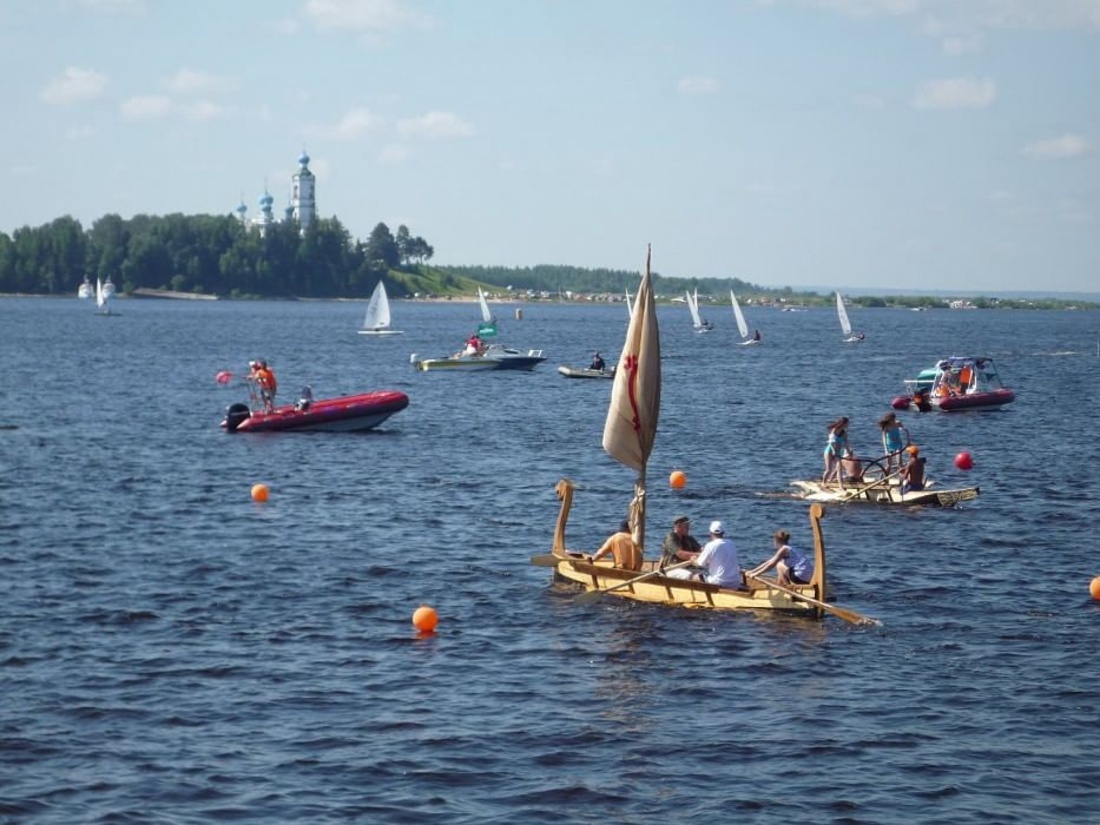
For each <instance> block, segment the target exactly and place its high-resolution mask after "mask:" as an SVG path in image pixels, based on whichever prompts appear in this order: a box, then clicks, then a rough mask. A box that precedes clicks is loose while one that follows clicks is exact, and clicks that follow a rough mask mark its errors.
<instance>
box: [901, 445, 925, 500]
mask: <svg viewBox="0 0 1100 825" xmlns="http://www.w3.org/2000/svg"><path fill="white" fill-rule="evenodd" d="M905 452H907V453H909V463H907V464H905V465H904V466H903V467H902V468H901V469H900V470H898V475H899V476H900V477H901V492H902V493H903V494H904V493H909V492H913V491H916V490H923V489H924V462H925V459H924V457H923V456H921V454H920V447H918V446H917V445H916V444H910V445H909V446H908V447H906V448H905Z"/></svg>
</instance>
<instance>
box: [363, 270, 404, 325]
mask: <svg viewBox="0 0 1100 825" xmlns="http://www.w3.org/2000/svg"><path fill="white" fill-rule="evenodd" d="M392 323H393V320H392V318H391V316H390V298H389V296H388V295H387V294H386V285H385V284H383V283H382V282H381V281H379V282H378V285H377V286H375V288H374V292H372V293H371V296H370V303H368V304H367V314H366V315H365V316H363V326H362V327H360V329H359V334H360V335H400V334H401V330H399V329H393V328H392V327H391V326H390V325H391V324H392Z"/></svg>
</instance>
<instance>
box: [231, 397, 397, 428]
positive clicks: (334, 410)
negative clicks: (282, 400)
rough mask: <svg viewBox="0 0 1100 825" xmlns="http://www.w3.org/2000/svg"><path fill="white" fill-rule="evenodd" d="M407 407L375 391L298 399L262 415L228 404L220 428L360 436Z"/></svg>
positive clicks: (244, 405)
mask: <svg viewBox="0 0 1100 825" xmlns="http://www.w3.org/2000/svg"><path fill="white" fill-rule="evenodd" d="M407 406H409V397H408V396H407V395H405V393H403V392H398V391H397V390H376V391H374V392H364V393H359V394H357V395H344V396H341V397H339V398H327V399H322V400H319V401H313V400H311V399H301V400H299V401H298V403H296V404H287V405H284V406H282V407H276V408H275V409H274V410H272V411H271V412H265V411H264V410H263V408H262V406H260V407H259V408H257V409H253V408H252V407H250V406H249V405H248V404H232V405H230V407H229V409H228V410H226V414H225V420H223V421H222V423H221V426H222V427H223V428H224V429H225V431H226V432H230V433H259V432H281V431H286V430H296V431H301V432H309V431H314V432H345V433H347V432H362V431H365V430H370V429H373V428H375V427H377V426H378V425H379V424H381V423H382V422H383V421H385V420H386V419H388V418H389V417H390V416H391V415H393V414H394V413H398V412H401V410H403V409H405V407H407Z"/></svg>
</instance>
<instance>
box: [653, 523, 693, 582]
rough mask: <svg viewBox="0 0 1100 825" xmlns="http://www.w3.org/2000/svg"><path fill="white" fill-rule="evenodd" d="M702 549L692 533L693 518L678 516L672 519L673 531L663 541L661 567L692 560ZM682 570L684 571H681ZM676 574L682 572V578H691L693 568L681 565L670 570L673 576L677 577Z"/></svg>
mask: <svg viewBox="0 0 1100 825" xmlns="http://www.w3.org/2000/svg"><path fill="white" fill-rule="evenodd" d="M702 549H703V548H702V546H701V545H700V544H699V542H698V541H696V539H695V536H693V535H691V519H689V518H688V517H687V516H677V517H676V518H674V519H673V520H672V531H671V532H670V533H669V534H668V535H667V536H665V540H664V541H663V542H661V567H667V566H669V565H670V564H678V563H680V562H682V561H691V560H692V559H694V558H695V557H696V556H697V555H698V554H699V553H700V552H701V551H702ZM681 571H683V572H682V573H681ZM676 574H680V577H681V578H685V579H686V578H689V577H690V576H691V568H690V567H681V568H679V569H677V570H671V571H669V575H671V576H674V577H675V576H676Z"/></svg>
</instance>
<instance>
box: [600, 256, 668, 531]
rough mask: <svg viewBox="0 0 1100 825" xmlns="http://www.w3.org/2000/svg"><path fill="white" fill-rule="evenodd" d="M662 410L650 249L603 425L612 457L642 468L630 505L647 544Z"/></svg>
mask: <svg viewBox="0 0 1100 825" xmlns="http://www.w3.org/2000/svg"><path fill="white" fill-rule="evenodd" d="M660 411H661V338H660V334H659V330H658V327H657V310H656V305H655V303H654V298H653V285H652V282H651V276H650V252H649V250H648V249H647V251H646V261H645V272H644V274H643V275H642V281H641V284H640V285H639V286H638V294H637V296H636V299H635V301H634V310H633V312H632V313H631V315H630V326H629V327H627V331H626V341H625V342H624V344H623V351H622V354H621V355H620V356H619V363H618V366H617V367H616V369H615V383H614V384H613V385H612V388H611V403H610V405H609V407H608V410H607V420H606V421H605V422H604V428H603V448H604V450H605V451H606V452H607V454H608V455H609V456H611V457H612V458H613V459H615V460H616V461H618V462H619V463H620V464H623V465H625V466H627V467H630V468H632V469H634V470H637V471H638V477H637V479H636V481H635V482H634V498H633V500H632V501H631V503H630V514H631V528H632V532H633V535H634V541H635V542H636V543H637V544H638V546H639V547H641V548H643V549H644V547H645V501H646V490H645V488H646V464H647V463H648V461H649V454H650V452H651V451H652V450H653V442H654V439H655V438H656V436H657V419H658V418H659V417H660Z"/></svg>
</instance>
